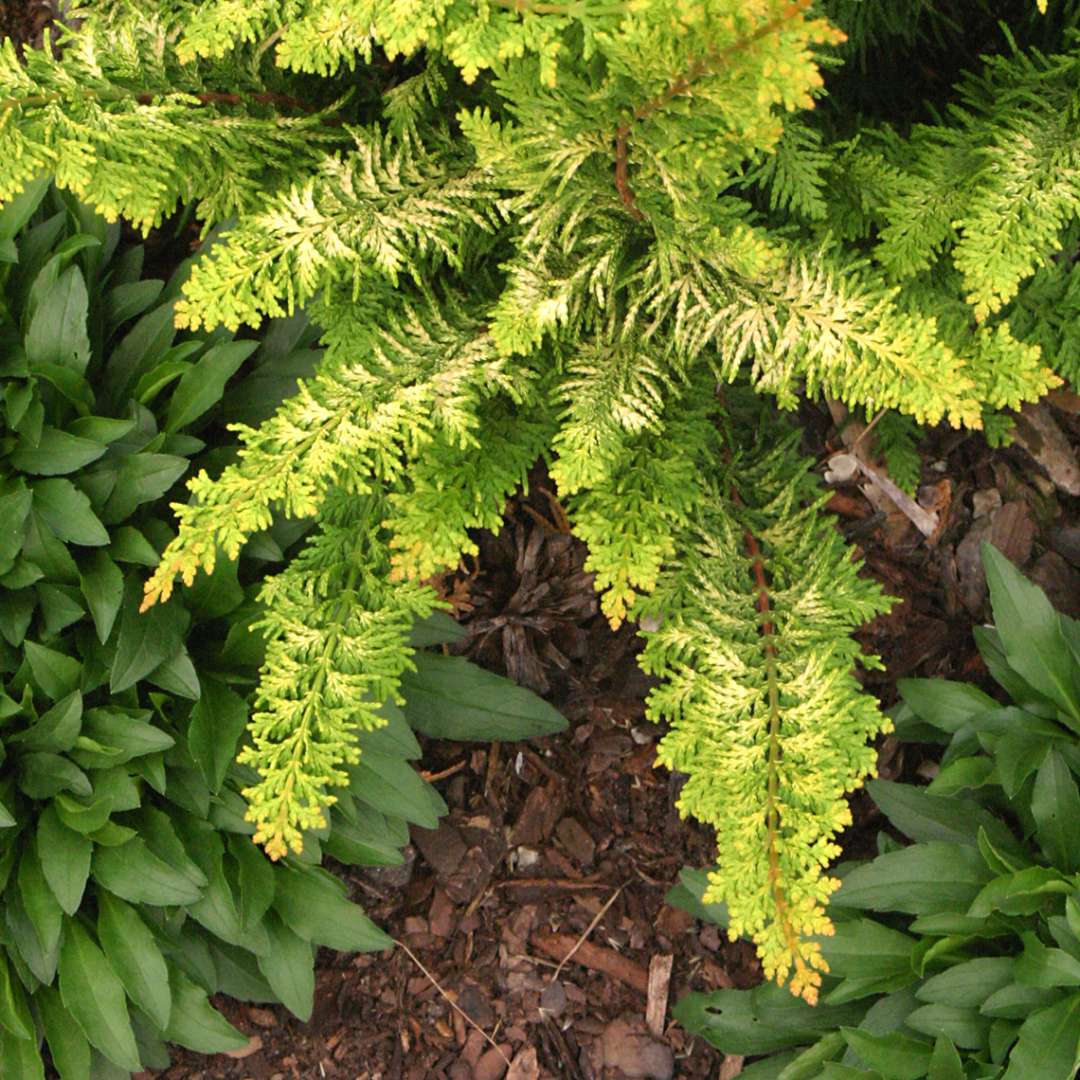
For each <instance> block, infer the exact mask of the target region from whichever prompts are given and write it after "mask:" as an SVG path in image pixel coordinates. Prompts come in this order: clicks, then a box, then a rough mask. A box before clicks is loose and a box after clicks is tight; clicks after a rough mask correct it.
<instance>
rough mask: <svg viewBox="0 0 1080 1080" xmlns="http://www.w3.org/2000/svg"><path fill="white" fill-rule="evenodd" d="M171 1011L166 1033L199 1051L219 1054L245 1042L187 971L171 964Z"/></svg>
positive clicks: (243, 1036)
mask: <svg viewBox="0 0 1080 1080" xmlns="http://www.w3.org/2000/svg"><path fill="white" fill-rule="evenodd" d="M170 976H171V979H170V981H171V985H172V1013H171V1015H170V1017H169V1026H168V1027H167V1028H166V1029H165V1037H166V1038H167V1039H168V1040H169V1041H170V1042H175V1043H179V1044H180V1045H181V1046H186V1047H187V1048H188V1049H189V1050H196V1051H198V1052H199V1053H200V1054H220V1053H223V1052H225V1051H227V1050H240V1049H242V1048H243V1047H245V1046H247V1044H248V1038H247V1036H246V1035H244V1034H243V1033H241V1032H239V1031H237V1030H236V1028H234V1027H233V1026H232V1024H230V1023H229V1022H228V1020H226V1019H225V1017H224V1016H222V1015H221V1013H219V1012H218V1011H217V1010H216V1009H215V1008H214V1007H213V1006H212V1005H211V1004H210V1001H209V999H208V998H207V996H206V991H205V990H202V989H201V988H200V987H198V986H196V985H195V984H194V983H193V982H192V981H191V980H190V979H189V978H188V977H187V976H186V975H184V974H183V973H181V972H179V971H177V970H176V969H175V968H172V969H171V971H170Z"/></svg>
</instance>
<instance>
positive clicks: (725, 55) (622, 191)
mask: <svg viewBox="0 0 1080 1080" xmlns="http://www.w3.org/2000/svg"><path fill="white" fill-rule="evenodd" d="M513 2H514V0H507V4H510V3H513ZM810 3H811V0H793V2H792V3H790V4H788V5H787V7H785V8H784V10H783V11H781V12H780V14H779V15H776V16H774V17H773V18H771V19H769V20H768V21H767V22H764V23H762V24H761V26H759V27H758V28H757V29H756V30H754V31H753V32H752V33H749V34H747V35H746V37H743V38H739V39H738V40H737V41H733V42H732V43H731V44H730V45H725V46H724V48H722V49H713V50H711V51H709V52H707V53H706V54H705V55H704V56H702V57H699V58H698V59H697V60H692V61H691V62H690V66H689V67H688V68H687V69H686V71H684V72H683V73H682V75H680V76H679V77H678V78H677V79H674V80H673V81H672V82H670V83H668V85H667V86H666V87H664V89H663V90H661V91H660V93H659V94H656V95H654V96H653V97H651V98H649V100H648V101H644V102H642V103H641V104H640V105H639V106H638V107H637V108H636V109H634V111H633V114H632V115H631V117H630V119H629V120H626V121H624V122H623V123H622V124H620V125H619V129H618V130H617V131H616V132H615V188H616V190H617V191H618V193H619V198H620V199H621V200H622V204H623V206H625V207H626V209H627V210H628V211H629V213H630V216H631V217H633V219H634V220H635V221H643V220H644V219H645V215H644V214H643V213H642V212H641V210H639V209H638V206H637V204H636V203H635V201H634V193H633V191H632V190H631V188H630V182H629V179H628V177H627V167H628V153H627V142H628V140H629V137H630V130H631V128H632V127H633V125H634V124H636V123H638V122H639V121H641V120H647V119H648V118H649V117H650V116H652V115H653V114H654V113H657V112H659V111H660V110H661V109H663V108H664V106H666V105H668V104H670V103H671V102H672V101H673V100H674V99H675V98H677V97H681V96H682V95H683V94H686V93H689V92H690V90H691V89H692V88H693V86H694V84H695V83H696V82H697V81H698V80H699V79H701V78H703V77H704V76H706V75H711V74H713V73H715V72H716V70H717V69H718V68H719V67H721V66H722V65H723V64H724V63H725V62H726V61H727V60H729V59H730V58H731V57H732V56H734V55H735V54H737V53H740V52H743V51H744V50H746V49H748V48H750V46H751V45H753V44H755V43H756V42H758V41H760V40H761V39H762V38H765V37H768V36H769V35H770V34H773V33H775V32H776V31H777V30H779V29H780V28H781V27H783V26H784V25H785V24H786V23H789V22H791V20H792V19H795V18H798V16H799V15H801V14H802V13H803V12H804V11H806V9H807V8H808V7H809V6H810ZM504 6H505V5H504Z"/></svg>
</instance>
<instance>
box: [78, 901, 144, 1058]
mask: <svg viewBox="0 0 1080 1080" xmlns="http://www.w3.org/2000/svg"><path fill="white" fill-rule="evenodd" d="M60 997H61V998H62V999H63V1002H64V1005H65V1006H66V1008H67V1010H68V1012H70V1013H71V1015H72V1016H73V1017H74V1018H75V1020H76V1021H77V1022H78V1024H79V1027H81V1028H82V1032H83V1034H84V1035H85V1036H86V1038H87V1041H88V1042H89V1043H90V1045H91V1046H94V1047H96V1048H97V1049H98V1050H100V1051H101V1052H102V1053H103V1054H104V1055H105V1056H106V1057H107V1058H108V1059H109V1060H110V1061H112V1062H114V1063H115V1064H117V1065H119V1066H120V1067H121V1068H123V1069H128V1070H130V1071H132V1072H135V1071H137V1070H138V1069H139V1068H140V1062H139V1052H138V1050H137V1049H136V1046H135V1035H134V1033H133V1032H132V1030H131V1020H130V1018H129V1016H128V1010H127V1004H126V1002H125V1000H124V987H123V985H122V984H121V982H120V980H119V978H117V976H116V973H115V972H114V971H113V969H112V965H111V964H110V963H109V962H108V961H107V960H106V959H105V956H104V955H103V954H102V952H101V950H100V949H99V948H98V946H97V945H96V944H95V943H94V942H93V941H92V940H91V938H90V935H89V934H87V932H86V931H85V930H84V929H83V928H82V924H81V923H80V922H78V920H76V919H69V920H68V922H67V925H66V926H65V927H64V940H63V944H62V945H61V946H60Z"/></svg>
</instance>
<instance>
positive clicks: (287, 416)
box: [145, 288, 520, 606]
mask: <svg viewBox="0 0 1080 1080" xmlns="http://www.w3.org/2000/svg"><path fill="white" fill-rule="evenodd" d="M345 295H346V296H347V295H348V294H347V293H346V294H345ZM339 299H340V298H339ZM340 310H341V312H342V313H341V314H340V315H339V317H338V318H337V319H335V320H333V322H332V323H331V329H329V330H328V331H327V333H326V335H325V337H324V340H325V341H326V343H327V346H328V348H327V352H326V356H325V357H324V359H323V362H322V365H321V367H320V370H319V371H318V373H317V374H316V375H315V377H314V378H312V379H310V380H308V381H307V382H306V383H302V384H301V385H300V388H299V391H298V392H297V394H296V396H295V397H293V398H291V399H290V400H288V401H286V402H285V403H284V404H283V405H282V406H281V407H280V408H279V409H278V411H277V412H276V413H275V414H274V416H272V417H271V418H270V419H269V420H266V421H265V422H264V423H263V424H262V425H261V426H260V427H259V428H258V429H252V428H247V427H243V426H237V428H236V430H237V431H238V434H239V438H240V442H241V450H240V456H239V460H238V461H237V462H235V463H234V464H232V465H230V466H228V467H227V468H226V469H225V470H224V471H223V472H222V474H221V475H220V476H219V477H217V478H216V479H211V478H210V477H209V476H207V475H206V473H205V472H203V473H200V474H199V475H198V476H196V477H194V478H193V479H192V480H191V481H190V482H189V484H188V486H189V488H190V490H191V492H192V496H193V498H192V501H191V502H189V503H187V504H175V505H174V509H175V510H176V514H177V517H178V518H179V521H180V532H179V535H178V536H177V537H176V538H175V539H174V540H173V541H172V543H171V544H170V545H169V546H168V547H167V548H166V550H165V552H164V554H163V555H162V559H161V563H160V565H159V566H158V568H157V569H156V570H155V572H154V574H153V576H152V577H151V578H150V580H149V581H148V582H147V585H146V599H145V604H146V606H150V605H152V604H153V603H155V602H157V601H159V600H161V601H163V600H167V599H168V598H169V596H170V595H171V593H172V590H173V587H174V583H175V581H176V579H177V578H178V577H179V578H181V579H182V580H183V581H184V582H185V584H190V583H191V582H192V581H194V578H195V575H196V574H197V573H198V571H199V570H200V569H203V570H205V571H206V572H208V573H209V572H211V571H212V570H213V568H214V563H215V561H216V558H217V552H218V550H223V551H224V552H225V554H226V555H227V557H229V558H235V557H236V555H237V554H238V552H239V550H240V548H241V546H242V545H243V544H244V542H245V541H246V540H247V538H248V537H249V536H251V535H252V534H253V533H255V532H258V531H259V530H260V529H264V528H266V527H267V526H269V524H270V522H271V521H272V518H273V511H274V510H275V509H277V510H279V511H281V512H282V513H284V514H286V515H288V516H290V517H310V516H312V515H313V514H315V513H316V512H318V511H319V508H320V507H321V505H322V503H323V501H324V499H325V498H326V497H327V495H328V493H329V492H330V491H332V490H333V489H334V488H335V487H336V486H340V487H341V488H342V489H343V490H344V491H346V492H348V493H353V494H356V493H359V494H364V493H367V492H369V491H371V490H373V487H374V485H377V484H383V483H386V482H388V481H390V482H392V481H395V480H396V479H397V478H398V477H399V476H400V475H401V474H402V471H403V469H404V468H405V464H406V461H407V460H408V459H409V458H415V457H416V456H418V455H419V453H420V450H421V448H422V447H423V446H425V445H426V444H427V443H429V442H430V441H431V439H432V437H433V434H434V433H435V432H439V431H441V432H442V433H443V434H445V435H446V436H447V437H448V438H450V439H451V440H453V441H455V442H456V443H458V444H459V445H468V444H470V443H473V444H474V443H475V435H474V434H473V429H474V428H475V427H476V425H477V419H476V416H475V406H476V400H477V398H478V397H479V396H481V392H483V394H485V395H486V394H490V393H492V392H493V391H494V390H495V389H496V388H498V389H501V390H503V391H504V392H506V393H508V394H509V395H510V396H511V397H518V396H520V391H519V389H518V388H517V387H516V386H515V384H514V382H513V380H511V379H509V378H508V377H507V375H506V372H505V370H504V369H505V367H506V362H505V360H503V359H502V358H500V357H499V356H498V355H497V354H496V352H495V349H494V346H493V344H492V342H491V338H490V337H489V335H488V334H487V333H486V331H485V330H484V327H483V325H482V323H479V322H478V321H477V320H476V316H475V314H473V313H471V312H470V311H468V310H467V309H463V308H461V307H460V306H459V305H457V304H456V303H455V301H454V298H453V297H452V296H449V295H444V296H442V297H440V298H439V299H438V300H437V299H436V298H434V297H430V296H429V297H425V298H423V299H422V300H421V301H420V302H416V303H404V304H403V303H402V301H401V299H400V298H396V297H395V296H394V293H393V292H392V291H391V290H390V289H389V288H386V290H385V292H384V293H383V294H382V295H376V294H374V293H373V294H371V295H368V296H366V297H364V298H363V302H358V303H346V304H342V305H341V307H340ZM317 314H318V310H316V315H317ZM327 314H328V315H329V312H328V313H327Z"/></svg>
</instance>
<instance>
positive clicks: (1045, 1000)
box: [979, 983, 1061, 1020]
mask: <svg viewBox="0 0 1080 1080" xmlns="http://www.w3.org/2000/svg"><path fill="white" fill-rule="evenodd" d="M1060 996H1061V991H1060V990H1058V989H1057V988H1056V987H1041V986H1023V985H1021V984H1020V983H1012V984H1011V985H1009V986H1003V987H1002V988H1001V989H1000V990H998V991H997V992H996V993H993V994H991V995H990V996H989V997H988V998H987V999H986V1000H985V1001H984V1002H983V1003H982V1008H981V1009H980V1010H979V1011H980V1012H981V1013H982V1014H983V1016H990V1017H995V1018H999V1019H1005V1020H1026V1019H1027V1018H1028V1017H1029V1016H1030V1015H1031V1014H1032V1013H1033V1012H1035V1010H1036V1009H1041V1008H1043V1007H1044V1006H1046V1005H1050V1004H1053V1002H1055V1001H1056V1000H1057V999H1058V998H1059V997H1060Z"/></svg>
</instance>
